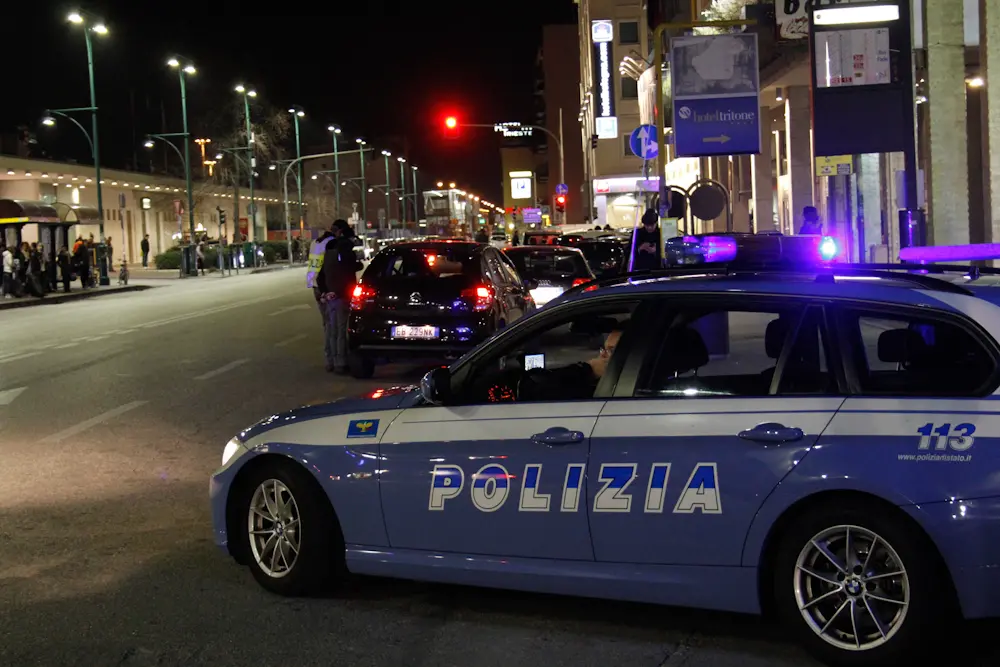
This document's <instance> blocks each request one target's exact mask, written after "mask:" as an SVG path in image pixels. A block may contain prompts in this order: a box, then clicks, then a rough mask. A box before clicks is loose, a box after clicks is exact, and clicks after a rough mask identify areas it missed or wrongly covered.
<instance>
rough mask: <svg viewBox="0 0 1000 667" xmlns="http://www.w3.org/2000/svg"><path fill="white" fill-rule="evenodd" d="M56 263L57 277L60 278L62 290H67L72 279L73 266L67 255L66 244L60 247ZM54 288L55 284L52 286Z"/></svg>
mask: <svg viewBox="0 0 1000 667" xmlns="http://www.w3.org/2000/svg"><path fill="white" fill-rule="evenodd" d="M56 263H57V264H58V265H59V277H60V278H61V279H62V285H63V291H64V292H69V284H70V283H71V282H72V281H73V266H72V261H71V259H70V255H69V248H67V247H66V246H63V247H62V249H61V250H60V251H59V257H58V258H57V260H56ZM54 289H55V286H53V290H54Z"/></svg>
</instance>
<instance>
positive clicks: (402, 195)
mask: <svg viewBox="0 0 1000 667" xmlns="http://www.w3.org/2000/svg"><path fill="white" fill-rule="evenodd" d="M396 162H398V163H399V201H401V202H403V203H402V204H400V209H401V210H400V217H401V218H402V222H403V223H404V226H405V223H406V158H405V157H398V158H396Z"/></svg>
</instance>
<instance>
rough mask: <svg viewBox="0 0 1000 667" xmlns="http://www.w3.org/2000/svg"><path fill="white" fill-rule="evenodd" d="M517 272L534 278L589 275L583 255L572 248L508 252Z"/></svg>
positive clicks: (524, 276) (556, 278)
mask: <svg viewBox="0 0 1000 667" xmlns="http://www.w3.org/2000/svg"><path fill="white" fill-rule="evenodd" d="M507 256H508V257H510V259H511V261H512V262H514V266H516V267H517V272H518V273H519V274H520V275H521V277H523V278H531V279H532V280H558V279H560V278H582V277H589V275H590V272H589V271H588V270H587V262H586V261H585V260H584V259H583V255H581V254H580V253H578V252H573V251H571V250H563V251H559V250H556V251H553V250H524V249H518V250H515V251H512V252H508V253H507Z"/></svg>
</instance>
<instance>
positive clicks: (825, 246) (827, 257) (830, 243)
mask: <svg viewBox="0 0 1000 667" xmlns="http://www.w3.org/2000/svg"><path fill="white" fill-rule="evenodd" d="M839 254H840V248H838V247H837V241H836V240H835V239H834V238H833V237H832V236H824V237H823V240H822V241H820V242H819V258H820V259H821V260H823V261H824V262H829V261H831V260H833V259H836V258H837V255H839Z"/></svg>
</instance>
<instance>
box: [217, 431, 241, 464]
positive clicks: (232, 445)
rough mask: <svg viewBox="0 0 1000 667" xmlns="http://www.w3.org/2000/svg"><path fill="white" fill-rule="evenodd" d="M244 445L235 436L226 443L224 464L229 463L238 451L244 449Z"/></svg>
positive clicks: (223, 457)
mask: <svg viewBox="0 0 1000 667" xmlns="http://www.w3.org/2000/svg"><path fill="white" fill-rule="evenodd" d="M242 447H243V445H242V444H240V441H239V440H237V439H236V438H233V439H232V440H230V441H229V442H227V443H226V447H225V449H223V450H222V465H226V464H227V463H229V460H230V459H232V458H233V457H234V456H236V453H237V452H239V451H240V449H242Z"/></svg>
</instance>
